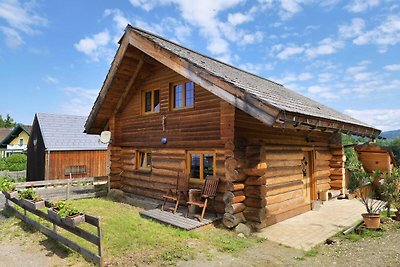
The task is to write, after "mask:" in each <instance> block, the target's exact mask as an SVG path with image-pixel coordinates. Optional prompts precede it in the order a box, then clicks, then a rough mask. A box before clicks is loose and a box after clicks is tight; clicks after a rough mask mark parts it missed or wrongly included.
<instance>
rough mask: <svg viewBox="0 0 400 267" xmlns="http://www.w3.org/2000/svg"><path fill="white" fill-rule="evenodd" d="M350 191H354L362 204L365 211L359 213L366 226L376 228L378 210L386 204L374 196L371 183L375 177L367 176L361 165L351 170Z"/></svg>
mask: <svg viewBox="0 0 400 267" xmlns="http://www.w3.org/2000/svg"><path fill="white" fill-rule="evenodd" d="M350 178H351V179H350V181H351V183H349V185H350V188H349V189H351V191H353V192H356V195H357V198H358V200H359V201H360V202H361V203H362V204H363V205H364V207H365V209H366V213H363V214H361V215H362V217H363V219H364V224H365V227H366V228H370V229H378V228H379V227H380V222H381V216H380V211H381V210H382V209H383V208H384V207H385V206H386V202H384V201H381V200H378V199H376V198H375V195H376V194H375V191H374V189H373V187H372V183H373V182H374V180H375V178H374V177H371V176H369V175H368V174H367V173H366V172H365V171H364V169H362V167H360V168H355V169H353V170H352V173H351V177H350Z"/></svg>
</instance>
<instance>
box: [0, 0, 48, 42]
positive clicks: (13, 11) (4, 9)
mask: <svg viewBox="0 0 400 267" xmlns="http://www.w3.org/2000/svg"><path fill="white" fill-rule="evenodd" d="M34 10H35V6H34V2H24V3H22V4H21V3H20V2H19V1H18V0H4V1H1V2H0V18H1V19H3V20H4V21H5V22H6V23H7V25H8V26H4V25H0V27H1V28H0V30H1V32H2V33H3V34H4V35H5V36H6V39H5V40H6V44H7V45H8V46H10V47H17V46H19V45H21V44H22V43H23V39H22V36H21V33H25V34H35V33H38V30H37V29H36V28H37V27H41V26H46V25H47V20H46V19H45V18H43V17H41V16H39V15H38V14H36V13H35V11H34ZM13 39H14V40H13Z"/></svg>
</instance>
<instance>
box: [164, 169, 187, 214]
mask: <svg viewBox="0 0 400 267" xmlns="http://www.w3.org/2000/svg"><path fill="white" fill-rule="evenodd" d="M188 191H189V179H188V177H187V175H186V174H185V173H184V172H178V174H177V179H176V188H170V189H168V191H167V194H166V195H163V196H162V197H163V199H164V202H163V204H162V206H161V210H164V207H165V204H166V203H167V201H168V202H174V203H175V206H174V208H170V210H172V212H173V213H175V212H176V211H177V209H178V206H179V201H180V200H181V198H182V197H185V196H186V195H187V192H188Z"/></svg>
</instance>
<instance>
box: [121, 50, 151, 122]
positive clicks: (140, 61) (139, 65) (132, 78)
mask: <svg viewBox="0 0 400 267" xmlns="http://www.w3.org/2000/svg"><path fill="white" fill-rule="evenodd" d="M143 62H144V61H143V58H140V59H139V63H138V65H137V67H136V69H135V72H134V73H133V75H132V77H131V79H130V80H129V83H128V85H127V86H126V87H125V89H124V92H123V93H122V95H121V98H120V99H119V101H118V104H117V106H116V107H115V109H114V115H115V114H117V113H118V112H119V110H120V108H121V106H122V103H123V102H124V101H125V100H126V96H127V95H128V93H129V90H130V89H131V87H132V85H133V83H134V82H135V81H136V77H137V76H138V74H139V72H140V70H141V69H142V66H143Z"/></svg>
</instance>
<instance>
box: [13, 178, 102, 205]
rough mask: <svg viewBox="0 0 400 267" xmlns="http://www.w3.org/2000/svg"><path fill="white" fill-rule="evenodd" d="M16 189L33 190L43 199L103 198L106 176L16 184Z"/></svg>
mask: <svg viewBox="0 0 400 267" xmlns="http://www.w3.org/2000/svg"><path fill="white" fill-rule="evenodd" d="M16 186H17V189H18V190H21V189H24V188H34V189H35V191H36V192H37V193H38V195H39V196H40V197H41V198H43V199H49V200H54V199H81V198H91V197H100V196H105V195H106V194H107V191H108V178H107V176H100V177H87V178H71V179H59V180H45V181H35V182H23V183H16Z"/></svg>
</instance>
